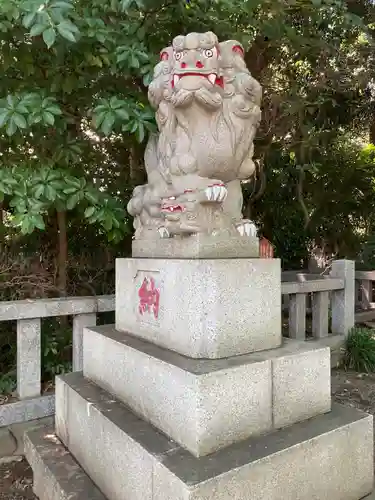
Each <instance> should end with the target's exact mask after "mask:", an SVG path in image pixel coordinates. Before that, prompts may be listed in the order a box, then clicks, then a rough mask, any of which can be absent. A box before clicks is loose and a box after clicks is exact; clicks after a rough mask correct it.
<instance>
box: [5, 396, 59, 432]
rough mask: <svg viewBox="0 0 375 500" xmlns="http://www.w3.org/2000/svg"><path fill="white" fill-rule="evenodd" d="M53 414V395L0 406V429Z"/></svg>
mask: <svg viewBox="0 0 375 500" xmlns="http://www.w3.org/2000/svg"><path fill="white" fill-rule="evenodd" d="M54 413H55V395H54V394H49V395H47V396H40V397H38V398H32V399H25V400H23V401H15V402H14V403H8V404H4V405H0V427H5V426H6V425H12V424H18V423H21V422H28V421H30V420H35V419H38V418H43V417H49V416H50V415H53V414H54Z"/></svg>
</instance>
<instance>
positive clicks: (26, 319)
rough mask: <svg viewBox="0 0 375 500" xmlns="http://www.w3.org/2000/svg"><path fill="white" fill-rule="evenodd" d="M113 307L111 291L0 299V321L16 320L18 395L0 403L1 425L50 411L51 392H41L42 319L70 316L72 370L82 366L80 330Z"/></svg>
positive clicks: (38, 416) (112, 309)
mask: <svg viewBox="0 0 375 500" xmlns="http://www.w3.org/2000/svg"><path fill="white" fill-rule="evenodd" d="M114 309H115V297H114V295H103V296H100V297H69V298H58V299H39V300H20V301H15V302H0V321H17V395H18V400H17V401H15V402H11V403H7V404H3V405H0V427H2V426H5V425H10V424H15V423H18V422H25V421H28V420H34V419H37V418H42V417H45V416H49V415H53V414H54V411H55V398H54V395H53V394H50V395H45V396H41V358H42V356H41V319H42V318H50V317H53V316H73V370H74V371H79V370H81V369H82V334H83V328H84V327H86V326H94V325H95V324H96V315H97V313H101V312H111V311H114Z"/></svg>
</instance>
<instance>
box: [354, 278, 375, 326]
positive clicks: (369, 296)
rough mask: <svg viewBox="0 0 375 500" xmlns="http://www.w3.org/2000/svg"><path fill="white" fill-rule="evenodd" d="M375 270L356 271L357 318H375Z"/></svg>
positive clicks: (364, 319)
mask: <svg viewBox="0 0 375 500" xmlns="http://www.w3.org/2000/svg"><path fill="white" fill-rule="evenodd" d="M374 281H375V271H356V273H355V285H356V291H355V294H356V295H355V300H356V302H355V305H356V309H357V310H359V311H358V312H357V318H358V319H362V320H363V321H367V320H371V319H372V320H373V319H375V301H374V297H373V282H374Z"/></svg>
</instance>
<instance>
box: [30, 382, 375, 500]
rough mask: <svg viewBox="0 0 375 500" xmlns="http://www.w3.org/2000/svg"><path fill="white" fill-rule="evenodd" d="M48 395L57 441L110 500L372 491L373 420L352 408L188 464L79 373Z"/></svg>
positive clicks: (317, 497) (274, 499)
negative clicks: (54, 394) (52, 404)
mask: <svg viewBox="0 0 375 500" xmlns="http://www.w3.org/2000/svg"><path fill="white" fill-rule="evenodd" d="M57 394H58V399H57V405H56V410H57V414H56V426H57V434H58V436H59V437H60V438H61V440H62V441H63V442H64V443H65V445H66V446H67V447H68V449H69V450H70V452H71V453H72V455H73V456H74V457H75V458H76V460H77V461H78V462H79V464H80V465H81V466H82V467H83V469H84V470H85V471H86V473H87V474H89V476H90V477H92V478H95V482H96V485H97V486H98V488H100V490H101V491H102V492H103V493H104V495H105V496H107V498H108V499H110V500H120V499H124V498H127V499H129V500H232V499H233V498H236V500H250V499H251V500H311V499H314V500H328V499H329V500H357V499H360V498H362V497H364V496H365V495H367V494H369V493H371V491H372V488H373V450H372V447H373V419H372V416H371V415H367V414H364V413H363V412H360V411H358V410H355V409H353V408H347V407H343V406H341V405H334V406H333V408H332V411H331V412H330V413H327V414H324V415H320V416H317V417H314V418H312V419H310V420H307V421H304V422H301V423H298V424H294V425H293V426H291V427H287V428H284V429H283V430H279V431H274V432H271V433H270V434H268V435H266V436H261V437H257V438H254V437H253V438H250V439H248V440H246V441H243V442H241V443H237V444H235V445H232V446H230V447H228V448H226V449H224V450H221V451H219V452H217V453H214V454H212V455H209V456H207V457H202V458H195V457H194V456H192V455H191V454H190V453H189V452H188V451H186V450H184V449H182V448H181V447H180V446H178V445H177V444H176V443H174V442H173V441H170V440H169V439H168V438H167V437H165V436H164V435H162V434H160V433H159V432H158V431H157V430H155V428H154V427H152V426H151V425H150V424H147V423H146V422H145V421H143V420H141V419H139V418H137V417H136V416H135V415H134V414H133V413H132V412H130V411H129V410H128V409H127V408H126V407H125V406H123V405H122V404H120V403H119V402H118V401H117V400H116V399H115V398H114V397H112V396H111V395H109V394H108V393H106V392H105V391H103V390H102V389H100V388H98V387H97V386H96V385H95V384H93V383H92V382H89V381H87V380H85V379H84V378H83V376H82V375H81V374H79V373H73V374H70V375H67V376H64V377H59V378H58V385H57ZM37 452H38V449H37ZM40 452H41V450H40V449H39V453H40ZM28 453H29V452H28ZM73 470H74V469H73ZM43 478H44V476H42V475H41V474H36V485H37V487H36V490H37V491H38V487H40V482H41V481H42V480H43ZM51 498H54V499H55V498H56V499H57V498H63V497H58V496H56V497H51ZM80 498H87V497H85V496H80ZM92 498H96V497H94V496H93V497H92ZM42 500H44V499H43V498H42Z"/></svg>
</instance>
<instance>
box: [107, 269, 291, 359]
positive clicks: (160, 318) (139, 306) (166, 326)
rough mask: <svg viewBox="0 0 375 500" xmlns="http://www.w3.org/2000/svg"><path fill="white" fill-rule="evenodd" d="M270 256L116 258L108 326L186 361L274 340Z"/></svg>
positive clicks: (277, 306) (275, 294)
mask: <svg viewBox="0 0 375 500" xmlns="http://www.w3.org/2000/svg"><path fill="white" fill-rule="evenodd" d="M280 317H281V272H280V263H279V261H278V260H276V259H272V260H271V259H212V260H180V259H169V260H163V259H118V260H117V263H116V328H117V330H119V331H122V332H126V333H131V334H132V335H136V336H139V337H142V338H144V339H145V340H148V341H150V342H153V343H155V344H158V345H160V346H163V347H166V348H167V349H171V350H173V351H176V352H178V353H180V354H183V355H185V356H189V357H192V358H224V357H229V356H236V355H239V354H246V353H249V352H254V351H261V350H264V349H271V348H275V347H279V346H280V345H281V322H280Z"/></svg>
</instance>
